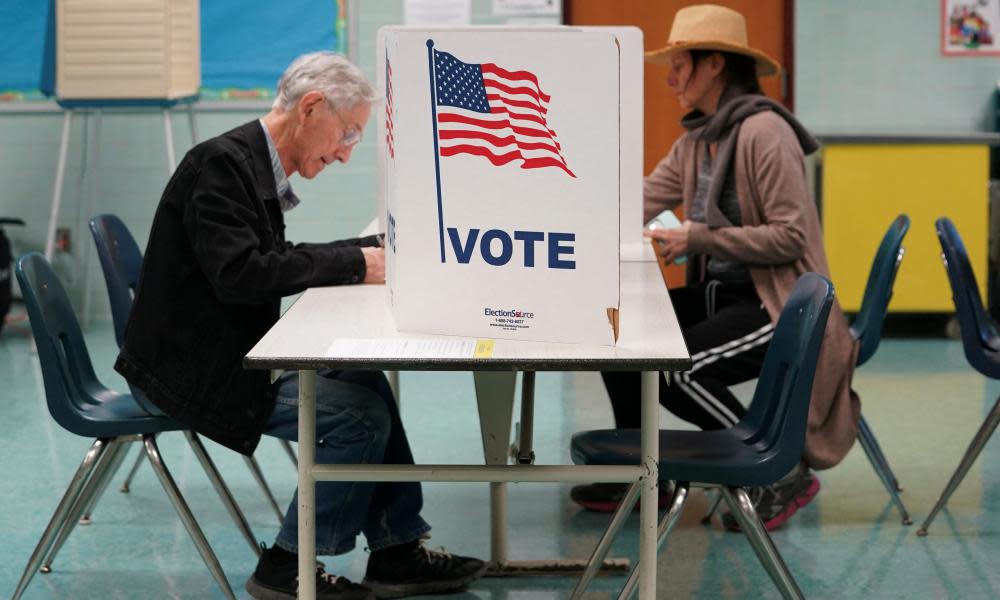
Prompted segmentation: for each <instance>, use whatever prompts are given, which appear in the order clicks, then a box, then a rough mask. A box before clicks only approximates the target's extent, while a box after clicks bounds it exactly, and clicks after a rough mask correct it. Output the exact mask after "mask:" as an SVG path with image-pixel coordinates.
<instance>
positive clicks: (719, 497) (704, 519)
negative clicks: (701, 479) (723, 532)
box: [701, 492, 722, 525]
mask: <svg viewBox="0 0 1000 600" xmlns="http://www.w3.org/2000/svg"><path fill="white" fill-rule="evenodd" d="M721 502H722V493H721V492H720V493H718V494H716V496H715V500H713V501H712V506H710V507H709V509H708V512H707V513H705V516H704V517H702V518H701V524H702V525H708V524H709V523H711V522H712V517H713V516H714V515H715V511H717V510H719V504H720V503H721Z"/></svg>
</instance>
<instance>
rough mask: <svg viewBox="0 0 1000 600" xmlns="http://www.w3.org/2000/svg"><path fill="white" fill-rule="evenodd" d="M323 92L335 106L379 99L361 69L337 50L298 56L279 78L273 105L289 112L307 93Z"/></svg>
mask: <svg viewBox="0 0 1000 600" xmlns="http://www.w3.org/2000/svg"><path fill="white" fill-rule="evenodd" d="M314 90H315V91H318V92H322V93H323V96H324V97H325V98H326V101H327V102H329V103H330V105H331V106H333V107H334V108H340V107H343V108H351V107H354V106H357V105H358V104H361V103H363V102H369V103H370V102H374V101H375V100H377V99H378V94H377V93H376V92H375V88H373V87H372V85H371V84H370V83H368V79H367V78H365V74H364V73H362V72H361V69H359V68H357V67H356V66H354V65H352V64H351V62H350V61H348V60H347V59H346V58H344V57H343V56H342V55H340V54H337V53H335V52H313V53H311V54H303V55H302V56H300V57H298V58H296V59H295V60H294V61H293V62H292V64H291V65H289V66H288V68H287V69H285V73H284V74H283V75H282V76H281V79H279V80H278V91H277V94H276V96H277V97H276V98H275V99H274V105H273V108H275V109H277V110H280V111H282V112H286V111H289V110H291V109H292V108H294V107H295V105H296V104H298V102H299V100H300V99H301V98H302V96H304V95H305V94H306V93H308V92H311V91H314Z"/></svg>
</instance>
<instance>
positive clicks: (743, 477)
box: [570, 427, 795, 486]
mask: <svg viewBox="0 0 1000 600" xmlns="http://www.w3.org/2000/svg"><path fill="white" fill-rule="evenodd" d="M747 437H748V432H746V431H745V430H744V429H743V428H740V427H733V428H730V429H720V430H717V431H682V430H661V431H660V462H659V465H660V479H661V480H663V481H666V480H672V481H696V482H700V483H715V484H725V485H739V486H756V485H769V484H771V483H774V482H775V481H777V480H778V479H780V478H781V477H782V476H784V475H785V474H786V473H788V471H790V470H791V469H792V467H794V466H795V461H794V457H792V459H791V462H789V460H790V459H788V458H782V457H780V456H778V455H777V454H776V453H775V452H774V451H773V450H771V449H767V448H762V447H759V446H757V445H753V444H748V443H747V442H746V441H745V440H746V439H747ZM641 446H642V442H641V432H640V430H638V429H599V430H594V431H584V432H580V433H577V434H575V435H574V436H573V439H572V441H571V442H570V454H571V456H572V459H573V462H574V463H575V464H578V465H635V464H638V463H639V462H640V456H641V451H640V449H641Z"/></svg>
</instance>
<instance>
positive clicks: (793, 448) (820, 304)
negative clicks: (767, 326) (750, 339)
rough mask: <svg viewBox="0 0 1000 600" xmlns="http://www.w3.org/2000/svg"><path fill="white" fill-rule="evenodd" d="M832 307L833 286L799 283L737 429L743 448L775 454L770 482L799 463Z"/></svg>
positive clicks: (811, 278) (819, 281)
mask: <svg viewBox="0 0 1000 600" xmlns="http://www.w3.org/2000/svg"><path fill="white" fill-rule="evenodd" d="M832 305H833V285H832V284H831V283H830V282H829V281H828V280H827V279H826V278H824V277H822V276H821V275H817V274H816V273H805V274H804V275H802V276H801V277H799V280H798V281H797V282H796V284H795V288H794V289H793V290H792V294H791V296H789V298H788V301H787V302H785V306H784V308H782V309H781V315H779V317H778V323H777V325H775V328H774V337H772V338H771V342H770V345H769V346H768V349H767V354H766V355H765V356H764V364H763V366H762V368H761V371H760V377H759V378H758V379H757V389H756V390H755V391H754V395H753V400H752V401H751V402H750V408H749V410H748V411H747V414H746V416H745V417H744V418H743V420H742V421H741V422H740V424H739V426H740V427H742V428H744V429H745V430H747V431H749V432H751V435H750V436H749V437H748V438H747V439H746V442H747V443H750V444H753V445H755V446H756V447H757V448H758V449H759V450H761V451H772V452H774V453H776V455H777V456H776V457H775V459H774V464H773V467H772V468H774V469H775V470H776V471H777V472H778V474H777V475H776V477H780V476H781V475H782V474H784V473H787V472H788V471H790V470H791V469H792V467H794V466H795V464H796V463H797V462H798V461H799V460H800V459H801V457H802V450H803V448H804V446H805V437H806V418H807V416H808V414H809V400H810V398H811V396H812V387H813V377H814V375H815V374H816V362H817V360H818V358H819V350H820V346H821V345H822V342H823V333H824V332H825V331H826V322H827V317H828V316H829V314H830V307H831V306H832ZM786 463H787V464H786Z"/></svg>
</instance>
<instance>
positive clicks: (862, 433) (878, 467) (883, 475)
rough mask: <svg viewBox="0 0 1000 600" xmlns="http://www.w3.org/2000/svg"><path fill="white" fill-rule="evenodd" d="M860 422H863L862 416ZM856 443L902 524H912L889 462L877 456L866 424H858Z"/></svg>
mask: <svg viewBox="0 0 1000 600" xmlns="http://www.w3.org/2000/svg"><path fill="white" fill-rule="evenodd" d="M861 423H864V418H863V417H862V419H861ZM858 443H859V444H861V448H862V449H864V451H865V455H867V456H868V462H870V463H871V465H872V469H874V470H875V474H876V475H878V478H879V479H880V480H881V481H882V485H884V486H885V491H886V492H888V493H889V498H891V499H892V502H893V504H895V505H896V509H897V510H898V511H899V516H900V518H901V519H902V521H903V525H912V524H913V519H911V518H910V513H909V511H907V510H906V506H904V505H903V499H902V498H900V497H899V489H898V488H899V484H898V482H897V481H896V478H895V476H894V475H893V474H892V471H891V470H890V469H889V464H888V463H886V462H885V457H884V456H881V457H880V456H879V454H880V452H879V450H878V443H877V442H875V438H874V436H873V435H872V433H871V430H870V429H868V428H867V425H865V426H863V427H862V426H861V425H860V424H859V426H858Z"/></svg>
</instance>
